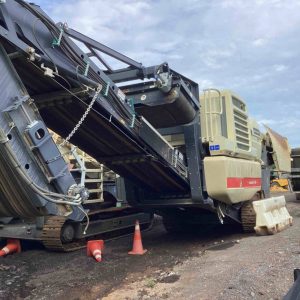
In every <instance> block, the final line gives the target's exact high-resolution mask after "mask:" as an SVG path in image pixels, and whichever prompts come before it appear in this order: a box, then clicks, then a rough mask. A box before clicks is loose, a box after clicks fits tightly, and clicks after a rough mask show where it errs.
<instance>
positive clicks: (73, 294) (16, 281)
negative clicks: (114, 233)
mask: <svg viewBox="0 0 300 300" xmlns="http://www.w3.org/2000/svg"><path fill="white" fill-rule="evenodd" d="M287 198H288V200H289V202H288V209H289V211H290V213H291V214H292V216H293V217H294V225H293V226H292V227H290V228H289V229H287V230H285V231H283V232H281V233H279V234H277V235H273V236H262V237H258V236H255V235H254V234H251V235H250V234H247V235H246V234H242V233H241V230H240V228H237V227H232V226H226V227H225V226H219V227H217V228H214V229H213V230H209V231H206V232H202V233H200V234H193V235H180V236H174V235H170V234H167V232H166V231H165V230H164V228H163V226H162V224H161V223H160V222H157V223H156V225H155V226H154V228H153V229H152V230H151V231H148V232H144V233H143V243H144V246H145V248H147V249H148V252H147V253H146V254H145V255H144V256H138V257H137V256H129V255H127V251H128V250H130V248H131V242H132V238H131V237H124V238H121V239H118V240H115V241H111V242H107V243H106V245H105V246H106V247H105V251H104V261H103V262H101V263H96V262H95V261H94V260H93V259H91V258H88V257H86V254H85V251H84V250H80V251H77V252H74V253H67V254H64V253H53V252H47V251H45V250H44V249H43V248H42V247H41V246H39V245H38V244H36V243H26V244H25V245H24V249H25V250H24V251H23V252H22V253H20V254H15V255H12V256H8V257H6V258H1V259H0V299H85V300H88V299H105V300H112V299H118V300H119V299H136V300H138V299H186V300H187V299H274V300H275V299H281V298H282V296H283V295H285V294H286V292H287V290H288V289H289V288H290V286H291V285H292V283H293V269H294V268H296V267H300V257H299V256H300V243H299V242H300V238H299V236H300V235H299V232H300V202H299V201H298V202H297V201H296V200H295V198H294V197H293V195H288V197H287Z"/></svg>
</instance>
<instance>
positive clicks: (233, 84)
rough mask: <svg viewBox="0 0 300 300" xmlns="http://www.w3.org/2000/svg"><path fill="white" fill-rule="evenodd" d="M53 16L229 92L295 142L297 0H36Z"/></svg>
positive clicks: (299, 137)
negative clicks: (235, 94)
mask: <svg viewBox="0 0 300 300" xmlns="http://www.w3.org/2000/svg"><path fill="white" fill-rule="evenodd" d="M34 2H35V3H36V4H39V5H41V7H42V8H43V9H44V10H45V11H46V12H47V13H48V14H49V15H50V16H51V17H52V18H53V19H54V20H55V21H66V22H67V23H68V24H69V26H70V27H72V28H74V29H76V30H79V31H80V32H82V33H84V34H86V35H89V36H91V37H93V38H95V39H97V40H98V41H100V42H101V43H104V44H106V45H108V46H110V47H112V48H114V49H115V50H118V51H120V52H122V53H124V54H126V55H127V56H130V57H131V58H133V59H135V60H137V61H140V62H142V63H143V64H144V65H145V66H149V65H153V64H160V63H161V62H164V61H167V62H168V63H169V65H170V66H171V67H172V68H173V69H175V70H177V71H178V72H180V73H182V74H184V75H186V76H188V77H190V78H191V79H193V80H194V81H196V82H198V83H199V85H200V89H203V88H207V87H215V88H219V89H222V88H226V89H231V90H233V91H234V92H236V93H237V94H238V95H240V96H241V98H242V99H244V100H245V101H246V103H247V105H248V109H249V111H250V115H251V116H252V117H254V118H256V119H257V120H258V121H259V122H260V123H265V124H267V125H269V126H270V127H272V128H273V129H274V130H276V131H278V132H279V133H280V134H282V135H284V136H286V137H288V139H289V142H290V144H291V146H293V147H295V146H300V103H299V98H300V0H202V1H201V0H185V1H180V0H144V1H142V0H140V1H139V0H77V1H74V0H65V1H62V0H61V1H57V0H54V1H53V0H52V1H50V0H35V1H34Z"/></svg>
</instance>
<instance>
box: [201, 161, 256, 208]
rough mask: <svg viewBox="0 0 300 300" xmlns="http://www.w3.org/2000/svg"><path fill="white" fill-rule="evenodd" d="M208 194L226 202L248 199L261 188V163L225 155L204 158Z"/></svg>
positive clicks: (231, 202)
mask: <svg viewBox="0 0 300 300" xmlns="http://www.w3.org/2000/svg"><path fill="white" fill-rule="evenodd" d="M204 172H205V179H206V187H207V192H208V195H209V196H210V197H211V198H213V199H216V200H219V201H221V202H224V203H227V204H233V203H238V202H243V201H247V200H250V199H251V198H252V197H253V196H254V195H255V193H257V192H258V191H260V190H261V165H260V163H259V162H256V161H249V160H245V159H241V158H232V157H226V156H213V157H212V156H210V157H206V158H205V159H204Z"/></svg>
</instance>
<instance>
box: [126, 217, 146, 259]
mask: <svg viewBox="0 0 300 300" xmlns="http://www.w3.org/2000/svg"><path fill="white" fill-rule="evenodd" d="M146 252H147V250H146V249H143V243H142V236H141V229H140V223H139V221H138V220H136V222H135V230H134V237H133V247H132V250H131V251H129V252H128V254H132V255H143V254H144V253H146Z"/></svg>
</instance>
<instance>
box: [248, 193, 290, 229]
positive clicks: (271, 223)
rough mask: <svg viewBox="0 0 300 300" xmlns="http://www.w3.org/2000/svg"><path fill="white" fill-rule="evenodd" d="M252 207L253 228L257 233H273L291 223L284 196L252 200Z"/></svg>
mask: <svg viewBox="0 0 300 300" xmlns="http://www.w3.org/2000/svg"><path fill="white" fill-rule="evenodd" d="M253 208H254V211H255V213H256V226H255V227H254V229H255V232H256V233H257V234H258V235H267V234H275V233H276V232H279V231H282V230H284V229H285V228H287V227H289V226H291V225H292V223H293V218H292V217H291V216H290V214H289V212H288V210H287V208H286V202H285V198H284V196H279V197H271V198H268V199H263V200H259V201H253Z"/></svg>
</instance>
